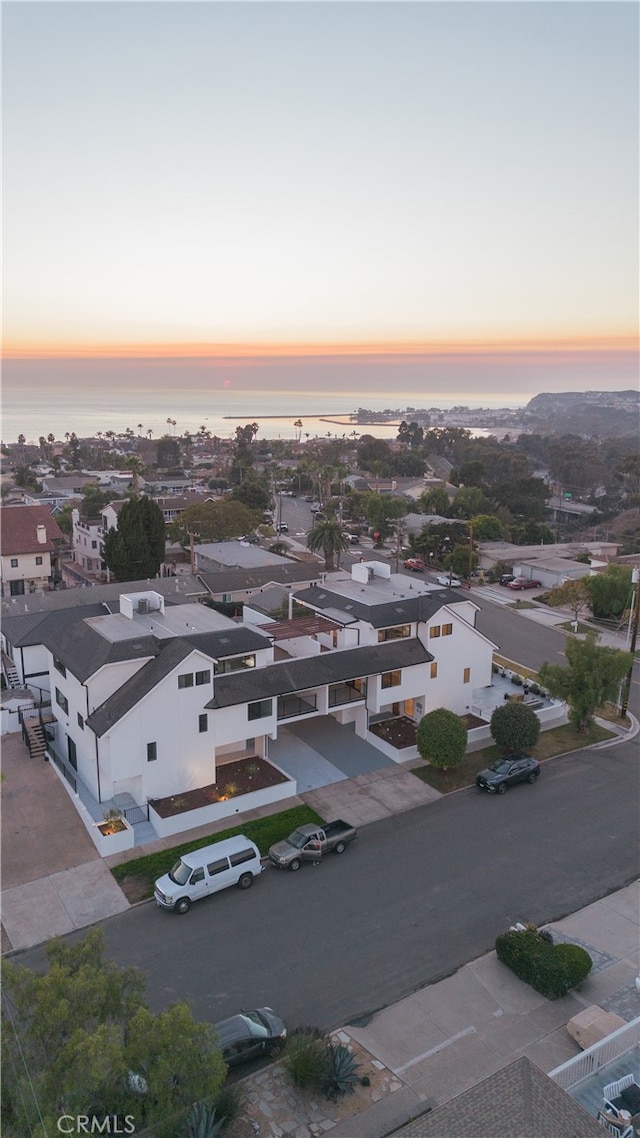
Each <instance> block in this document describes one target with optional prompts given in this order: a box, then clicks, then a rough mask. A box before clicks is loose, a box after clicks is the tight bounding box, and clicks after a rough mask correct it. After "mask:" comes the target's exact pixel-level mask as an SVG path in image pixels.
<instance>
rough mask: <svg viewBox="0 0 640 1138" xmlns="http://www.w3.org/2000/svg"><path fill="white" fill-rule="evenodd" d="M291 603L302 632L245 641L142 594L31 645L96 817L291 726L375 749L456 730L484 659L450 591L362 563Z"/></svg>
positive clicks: (487, 656) (64, 749) (233, 630)
mask: <svg viewBox="0 0 640 1138" xmlns="http://www.w3.org/2000/svg"><path fill="white" fill-rule="evenodd" d="M296 600H297V601H299V602H300V603H301V604H303V605H304V606H305V607H307V608H308V609H309V617H306V618H302V619H298V620H287V621H279V622H270V623H263V624H261V625H258V624H253V625H252V624H249V623H238V622H236V621H233V620H231V619H230V618H228V617H225V616H223V615H221V614H220V613H218V612H216V611H214V610H212V609H210V608H208V607H205V606H203V605H201V604H197V603H194V604H182V605H178V606H170V605H168V604H166V603H165V597H164V596H163V595H162V593H160V592H159V591H156V590H155V589H154V588H153V587H151V586H150V587H149V588H148V589H146V590H144V589H142V590H139V591H136V592H128V593H123V594H121V595H120V597H119V607H118V610H117V611H111V612H110V611H108V610H107V611H103V612H101V613H96V612H95V610H91V611H90V612H87V614H86V615H83V614H80V613H78V616H77V619H76V620H73V621H67V622H66V623H58V625H57V626H56V627H55V629H53V628H51V630H50V631H47V630H46V629H45V630H44V648H45V650H46V655H47V661H48V671H49V685H50V690H51V696H52V709H53V713H54V715H55V721H56V722H55V749H56V751H57V753H58V755H59V756H61V757H62V758H63V760H64V761H65V763H66V764H68V766H70V767H71V768H72V769H73V771H74V772H76V775H77V778H78V779H79V780H81V781H82V783H83V784H84V785H85V786H86V787H87V788H88V789H89V790H90V793H91V794H92V795H93V796H94V798H95V799H96V800H97V801H98V802H104V801H108V800H111V799H113V798H114V797H116V796H121V795H130V796H131V798H132V799H133V800H134V801H135V802H136V803H138V804H140V805H142V804H144V803H146V801H147V800H148V799H156V798H162V797H167V796H170V795H177V794H181V793H184V792H186V791H188V790H194V789H198V788H201V787H203V786H208V785H210V784H212V783H214V782H215V781H216V772H217V768H218V766H219V765H220V764H223V763H225V762H229V761H232V760H233V761H236V760H243V759H250V758H252V757H255V756H259V757H265V758H266V757H268V755H269V744H270V742H271V741H274V740H277V738H278V733H279V731H280V730H281V729H283V728H285V727H286V726H288V725H290V724H292V723H295V722H296V721H299V720H303V719H305V720H309V719H319V718H321V717H326V716H331V717H333V719H334V720H336V721H337V722H338V723H341V724H353V726H354V729H355V732H356V734H357V735H359V736H360V737H361V738H363V739H367V740H368V741H371V742H373V743H374V745H375V738H376V737H375V736H374V735H372V734H371V733H370V732H369V726H370V725H371V724H372V723H374V722H378V721H380V720H381V719H384V718H385V717H389V716H393V715H397V714H404V715H406V716H409V717H410V718H412V719H414V720H416V721H419V720H420V719H421V717H422V715H423V714H425V712H427V711H429V710H431V709H433V708H435V707H441V706H446V707H449V708H450V709H451V710H453V711H454V712H456V713H458V714H464V713H465V711H467V710H469V705H470V703H471V694H472V689H473V687H478V686H482V685H489V684H490V683H491V667H492V653H493V648H494V645H493V644H492V643H491V642H490V641H489V640H488V639H487V638H486V637H485V636H483V635H482V634H481V633H480V632H478V630H477V629H475V628H474V624H473V622H474V618H475V613H476V612H477V606H476V605H475V604H474V603H473V602H472V601H470V600H469V599H468V598H467V597H466V596H462V595H460V594H459V593H458V592H457V591H456V590H452V589H442V588H439V587H434V586H430V585H427V584H426V583H424V582H415V581H408V580H407V578H406V577H403V576H401V575H392V574H391V572H390V568H389V566H388V565H386V564H382V563H377V562H374V563H372V562H369V563H368V564H358V565H355V566H354V567H353V570H352V576H351V578H350V579H349V578H347V579H344V580H340V579H337V580H335V581H332V584H331V587H330V588H329V587H327V586H326V584H325V585H312V586H311V587H309V588H303V589H302V590H300V591H299V592H298V593H297V594H296ZM289 793H290V791H289Z"/></svg>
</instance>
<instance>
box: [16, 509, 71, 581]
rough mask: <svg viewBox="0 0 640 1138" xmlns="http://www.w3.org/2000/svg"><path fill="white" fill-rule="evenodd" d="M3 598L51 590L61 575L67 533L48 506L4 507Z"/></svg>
mask: <svg viewBox="0 0 640 1138" xmlns="http://www.w3.org/2000/svg"><path fill="white" fill-rule="evenodd" d="M0 517H1V525H0V563H1V569H0V579H1V591H2V596H3V597H21V596H23V595H24V594H25V593H35V592H36V591H37V590H42V589H50V588H52V587H53V585H54V580H55V578H56V577H57V575H58V573H59V552H58V551H59V547H60V543H61V542H62V541H63V540H64V534H63V533H62V530H61V529H60V527H59V525H58V523H57V522H56V521H55V520H54V518H53V517H52V514H51V510H50V509H49V507H48V506H5V507H2V509H1V511H0Z"/></svg>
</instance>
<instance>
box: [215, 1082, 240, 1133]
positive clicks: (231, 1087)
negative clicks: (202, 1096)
mask: <svg viewBox="0 0 640 1138" xmlns="http://www.w3.org/2000/svg"><path fill="white" fill-rule="evenodd" d="M245 1100H246V1092H245V1089H244V1087H243V1085H242V1083H223V1085H222V1087H221V1088H220V1090H219V1091H218V1093H217V1095H216V1097H215V1099H214V1100H213V1105H214V1107H215V1110H216V1114H217V1116H218V1118H221V1119H222V1123H223V1126H229V1124H230V1123H231V1122H234V1121H235V1119H236V1118H239V1117H240V1115H241V1114H242V1111H243V1110H244V1105H245Z"/></svg>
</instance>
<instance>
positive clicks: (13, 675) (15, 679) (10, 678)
mask: <svg viewBox="0 0 640 1138" xmlns="http://www.w3.org/2000/svg"><path fill="white" fill-rule="evenodd" d="M2 671H3V672H4V678H5V680H6V682H7V687H9V688H12V689H15V688H21V687H22V684H21V683H20V677H19V675H18V673H17V671H16V668H15V665H14V663H13V660H12V659H11V657H10V656H7V654H6V652H3V653H2Z"/></svg>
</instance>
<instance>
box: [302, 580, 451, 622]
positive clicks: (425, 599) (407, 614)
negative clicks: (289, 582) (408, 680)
mask: <svg viewBox="0 0 640 1138" xmlns="http://www.w3.org/2000/svg"><path fill="white" fill-rule="evenodd" d="M365 590H366V586H365ZM365 590H363V592H365ZM295 599H296V600H297V601H300V603H301V604H305V605H309V607H310V608H314V609H320V610H321V611H325V610H330V611H331V617H332V619H333V620H338V619H339V614H340V613H342V614H343V619H344V620H345V622H352V621H354V620H366V621H367V623H368V624H370V625H371V626H372V627H373V628H390V627H391V626H392V625H394V624H408V623H410V622H411V621H417V620H419V621H428V620H431V618H432V617H433V616H435V614H436V613H437V612H438V611H439V609H441V608H442V607H443V606H444V605H447V604H454V603H456V602H459V601H460V597H459V596H458V594H457V593H456V591H455V589H447V588H443V589H433V590H432V591H430V592H428V593H416V595H415V596H414V597H397V598H394V599H393V600H390V601H384V602H382V603H375V602H374V603H373V604H372V603H367V601H366V595H365V599H363V600H356V599H355V598H354V597H351V596H348V595H343V594H341V593H339V592H337V591H335V592H334V591H332V590H331V589H328V588H326V586H323V585H312V586H311V587H310V588H309V589H303V590H302V591H300V592H296V594H295Z"/></svg>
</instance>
